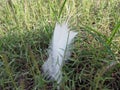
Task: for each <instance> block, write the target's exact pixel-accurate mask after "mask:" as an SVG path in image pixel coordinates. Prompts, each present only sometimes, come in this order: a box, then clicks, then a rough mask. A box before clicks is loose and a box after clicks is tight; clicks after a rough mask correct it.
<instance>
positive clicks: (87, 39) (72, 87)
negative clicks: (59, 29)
mask: <svg viewBox="0 0 120 90" xmlns="http://www.w3.org/2000/svg"><path fill="white" fill-rule="evenodd" d="M119 7H120V0H98V1H96V0H81V1H80V0H62V1H60V0H6V1H5V0H1V1H0V90H49V89H52V90H54V89H55V88H56V84H54V85H52V84H51V82H49V81H46V80H44V78H43V76H42V75H41V74H42V73H41V65H42V64H43V62H44V61H45V60H46V59H47V57H48V54H47V48H48V45H49V42H50V40H51V37H52V33H53V30H54V26H55V23H56V22H63V21H68V22H69V26H70V28H71V30H75V31H77V32H79V34H78V36H77V37H76V38H75V43H74V48H73V51H72V55H71V58H70V60H69V62H67V63H66V64H65V65H64V67H63V81H62V83H61V86H60V87H61V90H89V89H90V90H111V89H114V90H118V89H120V84H119V83H120V63H119V62H120V8H119Z"/></svg>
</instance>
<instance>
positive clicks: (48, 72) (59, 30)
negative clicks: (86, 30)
mask: <svg viewBox="0 0 120 90" xmlns="http://www.w3.org/2000/svg"><path fill="white" fill-rule="evenodd" d="M76 35H77V32H73V31H70V30H69V28H68V26H67V23H62V24H61V25H60V24H58V23H57V24H56V26H55V30H54V33H53V37H52V42H51V45H50V50H49V52H48V53H49V57H48V59H47V61H46V62H45V63H44V64H43V66H42V69H43V72H44V75H45V76H46V78H48V79H50V80H53V81H57V83H58V84H59V83H60V82H61V80H62V71H61V69H62V66H63V63H64V61H65V60H67V59H68V58H69V56H70V50H69V48H70V44H71V43H72V41H73V39H74V37H75V36H76Z"/></svg>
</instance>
